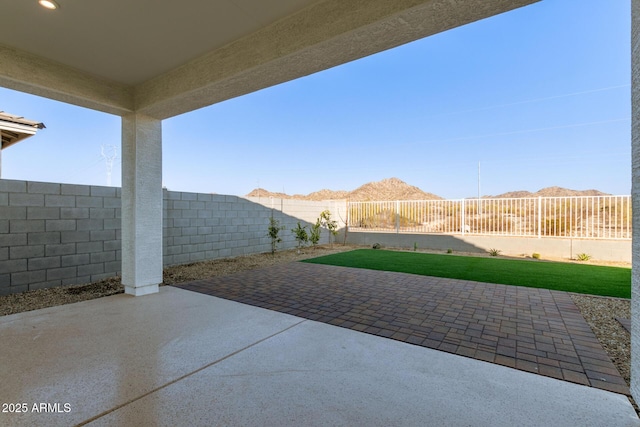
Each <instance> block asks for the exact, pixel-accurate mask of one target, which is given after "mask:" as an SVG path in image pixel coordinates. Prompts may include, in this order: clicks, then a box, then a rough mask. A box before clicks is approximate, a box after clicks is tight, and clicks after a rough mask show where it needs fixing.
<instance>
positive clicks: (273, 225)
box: [267, 217, 284, 254]
mask: <svg viewBox="0 0 640 427" xmlns="http://www.w3.org/2000/svg"><path fill="white" fill-rule="evenodd" d="M280 230H284V226H282V227H280V222H278V220H277V219H275V218H274V217H271V218H269V232H268V233H267V235H268V236H269V238H271V253H272V254H274V253H276V249H277V248H278V243H280V242H282V239H281V238H280V236H279V235H278V233H280Z"/></svg>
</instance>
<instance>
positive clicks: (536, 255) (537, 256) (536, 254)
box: [531, 252, 540, 259]
mask: <svg viewBox="0 0 640 427" xmlns="http://www.w3.org/2000/svg"><path fill="white" fill-rule="evenodd" d="M531 258H535V259H540V254H539V253H538V252H534V253H533V254H532V255H531Z"/></svg>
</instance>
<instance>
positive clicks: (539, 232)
mask: <svg viewBox="0 0 640 427" xmlns="http://www.w3.org/2000/svg"><path fill="white" fill-rule="evenodd" d="M541 237H542V196H538V239H539V238H541Z"/></svg>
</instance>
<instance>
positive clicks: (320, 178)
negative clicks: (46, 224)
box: [0, 0, 631, 198]
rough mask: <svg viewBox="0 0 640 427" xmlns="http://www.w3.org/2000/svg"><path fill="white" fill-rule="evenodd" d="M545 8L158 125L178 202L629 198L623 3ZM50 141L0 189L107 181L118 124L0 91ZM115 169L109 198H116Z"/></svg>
mask: <svg viewBox="0 0 640 427" xmlns="http://www.w3.org/2000/svg"><path fill="white" fill-rule="evenodd" d="M576 4H577V3H576V2H574V1H568V0H545V1H543V2H541V3H537V4H534V5H531V6H528V7H525V8H522V9H519V10H516V11H512V12H509V13H506V14H503V15H500V16H496V17H493V18H489V19H486V20H483V21H480V22H475V23H472V24H469V25H466V26H464V27H461V28H457V29H454V30H451V31H448V32H445V33H441V34H437V35H435V36H432V37H429V38H426V39H423V40H419V41H416V42H413V43H410V44H407V45H404V46H401V47H398V48H396V49H392V50H389V51H386V52H382V53H379V54H377V55H373V56H370V57H367V58H364V59H361V60H359V61H354V62H352V63H349V64H345V65H342V66H339V67H335V68H333V69H330V70H327V71H324V72H321V73H317V74H314V75H311V76H307V77H304V78H301V79H298V80H295V81H292V82H288V83H284V84H281V85H278V86H275V87H271V88H268V89H264V90H262V91H259V92H256V93H253V94H250V95H247V96H244V97H240V98H235V99H232V100H229V101H226V102H223V103H220V104H216V105H213V106H210V107H207V108H203V109H201V110H198V111H194V112H191V113H187V114H183V115H181V116H178V117H174V118H171V119H168V120H165V121H164V122H163V141H164V142H163V181H164V185H165V186H166V187H167V188H169V189H170V190H179V191H193V192H203V193H218V194H235V195H244V194H246V193H248V192H249V191H251V190H252V189H253V188H255V187H257V186H258V185H259V186H260V187H262V188H266V189H267V190H271V191H283V190H284V191H285V192H287V193H290V194H293V193H303V194H306V193H310V192H312V191H316V190H320V189H322V188H330V189H333V190H353V189H355V188H356V187H358V186H360V185H361V184H364V183H366V182H369V181H378V180H381V179H383V178H389V177H398V178H400V179H402V180H404V181H406V182H408V183H409V184H412V185H416V186H418V187H420V188H422V189H423V190H425V191H428V192H431V193H435V194H438V195H440V196H442V197H446V198H462V197H473V196H476V195H477V189H478V163H480V181H481V192H482V194H483V195H496V194H500V193H504V192H507V191H515V190H529V191H536V190H539V189H540V188H543V187H548V186H552V185H558V186H562V187H568V188H572V189H578V190H583V189H591V188H595V189H598V190H601V191H604V192H607V193H613V194H629V192H630V189H631V160H630V159H631V155H630V151H631V150H630V145H631V144H630V138H631V106H630V91H631V88H630V80H631V79H630V2H629V1H619V0H614V1H602V0H584V1H580V2H579V6H578V7H576ZM0 110H3V111H6V112H8V113H11V114H17V115H22V116H24V117H26V118H28V119H32V120H38V121H42V122H44V123H45V124H46V126H47V128H46V129H44V130H42V131H40V132H39V133H38V134H37V135H36V136H34V137H32V138H30V139H27V140H25V141H24V142H22V143H20V144H17V145H15V146H12V147H10V148H9V149H7V150H4V151H3V154H2V176H3V178H5V179H21V180H32V181H45V182H64V183H77V184H92V185H105V184H106V165H105V161H104V159H102V157H101V155H100V149H101V145H116V146H118V152H119V146H120V119H119V118H118V117H116V116H111V115H108V114H104V113H98V112H94V111H91V110H87V109H84V108H80V107H75V106H71V105H66V104H63V103H59V102H55V101H51V100H47V99H44V98H39V97H35V96H31V95H27V94H22V93H19V92H15V91H11V90H8V89H4V88H0ZM120 173H121V169H120V158H118V159H117V160H116V163H115V165H114V169H113V178H112V183H113V185H116V186H119V185H120V182H121V180H120Z"/></svg>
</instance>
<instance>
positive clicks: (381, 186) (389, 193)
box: [247, 178, 609, 202]
mask: <svg viewBox="0 0 640 427" xmlns="http://www.w3.org/2000/svg"><path fill="white" fill-rule="evenodd" d="M608 195H609V194H607V193H603V192H602V191H598V190H571V189H568V188H562V187H546V188H543V189H541V190H538V191H536V192H535V193H532V192H530V191H524V190H523V191H510V192H508V193H504V194H500V195H498V196H484V197H486V198H500V199H506V198H523V197H538V196H540V197H570V196H608ZM247 197H266V198H268V197H273V198H274V199H298V200H316V201H318V200H343V199H348V200H351V201H353V202H364V201H382V200H442V199H443V198H442V197H440V196H437V195H435V194H432V193H427V192H425V191H422V190H421V189H420V188H418V187H415V186H413V185H409V184H407V183H406V182H404V181H402V180H401V179H398V178H387V179H383V180H382V181H375V182H368V183H366V184H364V185H361V186H360V187H358V188H356V189H355V190H353V191H344V190H338V191H334V190H327V189H324V190H320V191H314V192H313V193H310V194H307V195H303V194H294V195H289V194H285V193H273V192H271V191H267V190H265V189H264V188H256V189H255V190H253V191H251V192H250V193H249V194H247Z"/></svg>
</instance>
